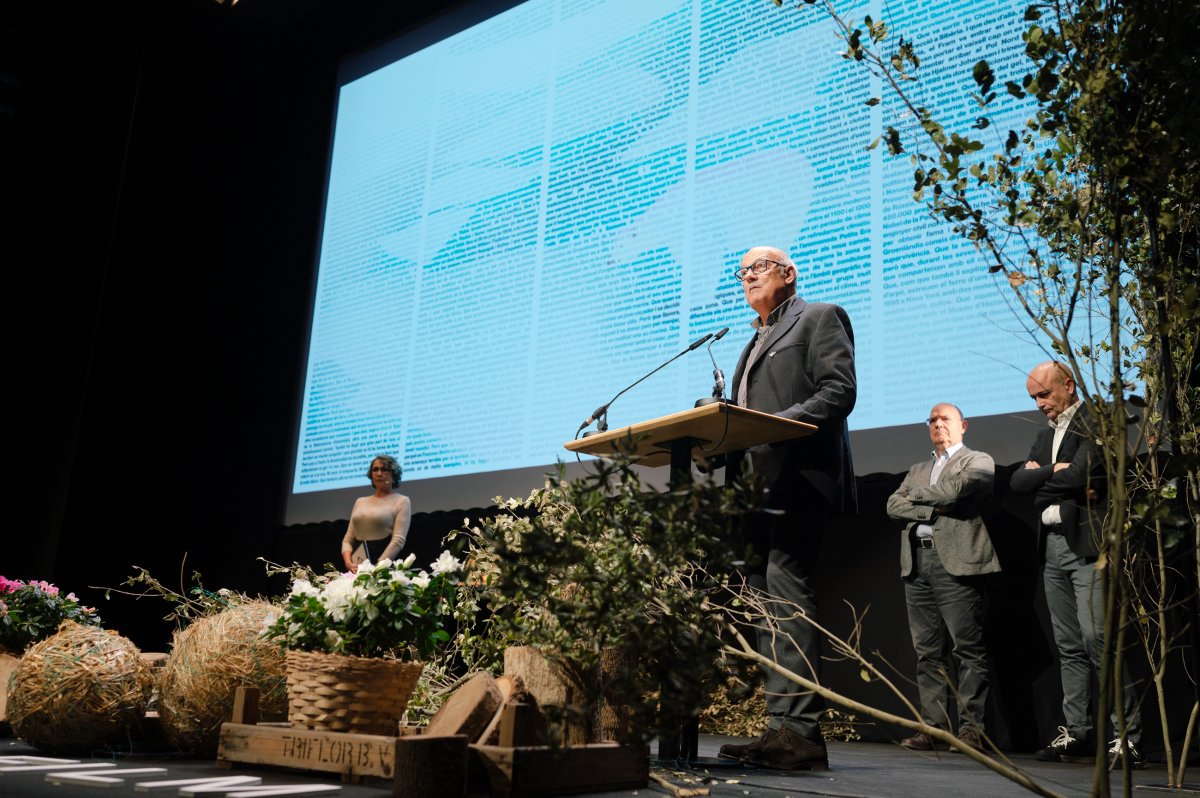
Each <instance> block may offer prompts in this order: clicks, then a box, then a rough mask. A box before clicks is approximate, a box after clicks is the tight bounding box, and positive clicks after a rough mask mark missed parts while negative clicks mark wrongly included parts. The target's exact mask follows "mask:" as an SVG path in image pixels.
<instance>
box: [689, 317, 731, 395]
mask: <svg viewBox="0 0 1200 798" xmlns="http://www.w3.org/2000/svg"><path fill="white" fill-rule="evenodd" d="M727 332H729V328H728V327H722V328H721V330H720V331H719V332H718V333H717V334H716V335H714V336H713V339H712V340H711V341H709V343H708V358H709V360H711V361H712V364H713V389H712V396H711V397H705V398H703V399H697V400H696V404H695V406H696V407H704V406H705V405H711V404H716V403H717V402H724V401H725V372H723V371H721V367H720V366H718V365H717V359H716V358H715V357H714V356H713V351H712V345H713V344H715V343H716V342H717V341H720V340H721V338H722V337H723V336H724V335H725V333H727Z"/></svg>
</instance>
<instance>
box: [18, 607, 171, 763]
mask: <svg viewBox="0 0 1200 798" xmlns="http://www.w3.org/2000/svg"><path fill="white" fill-rule="evenodd" d="M152 686H153V685H152V682H151V677H150V671H149V669H148V668H147V667H146V666H145V664H144V663H143V662H142V660H141V657H140V655H139V652H138V649H137V647H136V646H134V645H133V643H131V642H130V641H129V640H127V639H125V638H124V637H121V636H120V635H118V634H117V633H116V632H112V631H106V630H104V629H100V628H99V627H95V626H81V625H79V624H77V623H75V622H73V621H66V622H64V623H63V624H62V626H60V627H59V631H58V632H57V633H56V634H54V635H51V636H50V637H48V638H46V639H45V640H42V641H41V642H39V643H35V644H34V645H33V646H31V647H30V648H29V649H28V650H26V652H25V654H24V656H22V657H21V661H20V662H19V663H18V664H17V668H16V670H15V671H13V674H12V681H11V682H10V683H9V695H8V719H9V721H10V722H11V723H12V727H13V733H14V734H15V735H16V736H17V737H20V738H21V739H22V740H25V741H26V742H27V743H29V744H30V745H32V746H34V747H35V748H38V749H39V750H42V751H46V752H49V753H56V754H59V753H61V754H71V753H89V752H91V751H92V750H93V749H95V748H97V747H100V746H103V745H104V744H105V743H106V742H108V741H115V740H117V739H119V738H120V736H121V735H123V734H128V733H129V732H130V731H132V730H133V729H135V728H136V726H137V724H138V723H139V721H140V720H141V718H142V716H143V715H144V714H145V711H146V704H147V702H148V701H149V700H150V691H151V688H152Z"/></svg>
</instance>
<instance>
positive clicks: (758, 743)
mask: <svg viewBox="0 0 1200 798" xmlns="http://www.w3.org/2000/svg"><path fill="white" fill-rule="evenodd" d="M777 734H779V730H778V729H767V730H766V731H765V732H763V736H762V737H759V738H758V739H757V740H755V741H754V742H750V743H726V744H725V745H723V746H721V750H720V751H718V752H717V756H719V757H723V758H725V759H737V760H739V761H744V760H745V759H746V757H748V756H750V755H751V754H752V753H757V752H758V751H761V750H762V747H763V746H764V745H766V744H767V741H768V740H770V739H772V738H774V737H775V735H777Z"/></svg>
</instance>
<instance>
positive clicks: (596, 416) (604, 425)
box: [575, 333, 713, 436]
mask: <svg viewBox="0 0 1200 798" xmlns="http://www.w3.org/2000/svg"><path fill="white" fill-rule="evenodd" d="M712 337H713V334H712V333H708V334H707V335H705V336H704V337H703V338H701V339H699V340H698V341H693V342H692V343H691V344H690V345H689V346H688V348H687V349H684V350H683V351H682V352H680V353H679V354H677V355H675V356H674V357H672V358H671V359H670V360H668V361H666V362H665V363H663V364H662V365H661V366H659V367H658V368H656V369H654V370H653V371H651V372H649V373H647V374H645V375H644V376H642V377H640V378H639V379H638V380H636V381H635V382H633V383H631V384H630V385H628V386H626V387H625V388H622V389H621V390H620V391H617V395H616V396H614V397H613V398H612V399H609V400H608V401H607V402H605V403H604V404H602V405H600V406H599V407H597V408H596V409H595V410H593V411H592V414H591V415H590V416H588V417H587V418H586V419H584V422H583V423H582V424H580V425H579V429H577V430H575V435H576V436H578V435H579V433H580V431H582V430H583V428H584V427H586V426H587V425H588V424H591V423H592V422H593V421H596V422H598V423H597V424H596V432H605V431H607V430H608V408H609V407H610V406H611V405H612V403H613V402H615V401H617V399H618V398H619V397H620V396H621V394H623V393H625V392H626V391H628V390H629V389H630V388H632V387H633V386H634V385H637V384H638V383H639V382H641V381H642V380H644V379H646V377H649V376H650V375H652V374H655V373H656V372H658V371H660V370H661V369H664V368H666V367H667V366H668V365H670V364H671V363H673V362H675V361H676V360H678V359H679V358H681V357H683V356H684V355H686V354H687V353H688V352H691V351H693V350H695V349H698V348H699V347H701V346H703V345H704V342H705V341H707V340H708V339H709V338H712Z"/></svg>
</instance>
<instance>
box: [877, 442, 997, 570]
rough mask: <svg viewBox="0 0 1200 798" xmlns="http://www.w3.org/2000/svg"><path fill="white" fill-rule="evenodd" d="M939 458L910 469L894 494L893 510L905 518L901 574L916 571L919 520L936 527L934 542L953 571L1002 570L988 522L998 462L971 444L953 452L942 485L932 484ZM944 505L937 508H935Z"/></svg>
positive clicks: (892, 514)
mask: <svg viewBox="0 0 1200 798" xmlns="http://www.w3.org/2000/svg"><path fill="white" fill-rule="evenodd" d="M932 471H933V459H932V458H930V459H927V460H924V461H922V462H920V463H917V464H916V465H914V466H913V467H912V468H910V469H908V474H907V475H905V477H904V481H903V482H901V483H900V487H899V488H897V489H896V492H895V493H893V494H892V495H891V496H890V497H888V501H887V513H888V516H890V517H891V518H893V519H895V520H897V521H903V522H904V528H903V529H902V530H901V532H900V575H901V576H908V575H909V574H910V573H912V568H913V556H912V543H911V534H912V532H913V530H914V529H915V527H916V526H917V525H918V524H929V525H930V526H932V527H933V547H934V549H936V550H937V553H938V558H939V559H941V561H942V566H943V567H944V568H945V569H946V571H947V572H948V573H950V574H952V575H953V576H971V575H974V574H986V573H991V572H993V571H999V570H1000V561H999V560H998V559H997V558H996V550H995V549H994V548H993V547H992V540H991V538H989V537H988V531H987V527H986V526H985V525H984V523H983V510H984V507H985V506H986V504H987V502H988V500H989V499H991V496H992V486H993V483H994V481H995V478H996V464H995V463H994V462H992V456H991V455H989V454H987V453H986V452H977V451H974V450H973V449H968V448H967V447H966V446H964V447H962V448H961V449H959V450H958V451H957V452H955V453H954V454H952V455H951V456H950V459H949V460H948V461H947V462H946V466H945V467H944V468H943V469H942V473H941V474H940V475H939V476H938V481H937V484H936V485H932V486H931V485H930V484H929V475H930V473H931V472H932ZM935 507H937V508H941V509H939V510H938V511H937V513H936V514H935V512H934V508H935Z"/></svg>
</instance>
